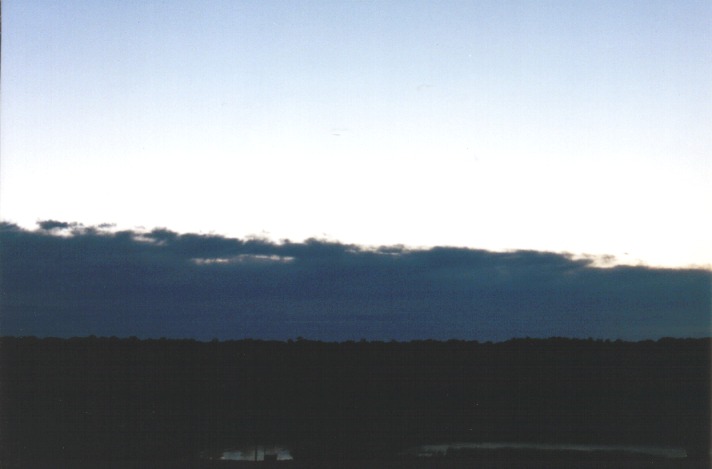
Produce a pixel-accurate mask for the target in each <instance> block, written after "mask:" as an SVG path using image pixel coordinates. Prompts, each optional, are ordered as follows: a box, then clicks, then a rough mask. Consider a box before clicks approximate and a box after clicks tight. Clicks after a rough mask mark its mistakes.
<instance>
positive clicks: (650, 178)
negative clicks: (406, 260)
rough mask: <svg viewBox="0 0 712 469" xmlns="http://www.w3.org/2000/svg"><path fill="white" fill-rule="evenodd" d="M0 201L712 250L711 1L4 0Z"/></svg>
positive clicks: (203, 223) (362, 234) (422, 235)
mask: <svg viewBox="0 0 712 469" xmlns="http://www.w3.org/2000/svg"><path fill="white" fill-rule="evenodd" d="M2 13H3V38H2V39H3V40H2V81H1V87H2V89H1V91H2V124H1V125H2V127H1V130H2V141H1V145H2V147H1V151H2V166H1V171H2V172H1V173H0V215H1V216H2V219H3V220H6V221H10V222H13V223H17V224H19V225H20V226H21V227H25V228H31V227H33V226H34V224H35V222H36V221H38V220H47V219H56V220H65V221H76V222H81V223H85V224H89V225H96V224H99V223H104V222H109V223H116V224H117V225H118V226H119V227H122V228H125V229H134V228H135V227H138V226H144V227H146V228H147V229H151V228H153V227H167V228H169V229H170V230H175V231H176V232H195V233H198V232H203V233H206V232H215V233H219V234H222V235H227V236H238V237H240V236H245V235H249V234H260V235H264V236H267V237H269V238H270V239H282V238H290V239H292V240H302V239H305V238H307V237H311V236H316V237H323V238H327V239H332V240H338V241H341V242H345V243H356V244H372V245H381V244H386V245H388V244H396V243H401V244H406V245H412V246H465V247H471V248H478V249H487V250H508V249H530V250H545V251H553V252H571V253H574V254H577V255H579V254H584V253H588V254H598V255H602V254H610V255H613V256H615V257H616V258H617V260H618V261H617V262H621V263H632V264H636V263H638V262H644V263H647V264H649V265H656V266H678V267H679V266H689V265H706V266H709V265H711V264H712V247H711V245H710V241H709V240H710V239H712V221H711V220H712V217H710V214H711V213H712V178H711V170H710V155H711V154H712V137H711V135H712V132H710V129H712V80H710V77H712V29H711V26H710V25H711V24H712V3H710V2H709V1H708V0H700V1H691V0H685V1H676V2H671V1H649V0H646V1H623V2H621V1H618V0H614V1H606V0H602V1H568V0H566V1H531V2H527V1H492V2H488V1H472V2H465V1H454V2H450V1H437V2H436V1H429V2H425V1H407V2H406V1H402V2H401V1H387V2H380V1H379V2H369V1H334V0H329V1H322V2H319V1H264V2H263V1H249V2H247V1H232V0H225V1H210V0H208V1H186V0H174V1H150V0H148V1H147V0H140V1H121V2H119V1H114V2H111V1H95V0H86V1H79V0H66V1H62V2H53V1H38V0H22V1H18V0H14V1H13V0H6V1H5V2H3V12H2Z"/></svg>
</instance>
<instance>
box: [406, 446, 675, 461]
mask: <svg viewBox="0 0 712 469" xmlns="http://www.w3.org/2000/svg"><path fill="white" fill-rule="evenodd" d="M458 449H533V450H543V451H584V452H592V451H610V452H625V453H636V454H645V455H650V456H658V457H666V458H676V459H677V458H686V457H687V452H686V451H685V450H684V449H682V448H664V447H655V446H613V445H583V444H581V445H575V444H542V443H442V444H436V445H422V446H418V447H416V448H413V449H411V450H409V451H408V454H414V455H416V456H422V457H429V456H436V455H438V454H446V453H447V451H448V450H458Z"/></svg>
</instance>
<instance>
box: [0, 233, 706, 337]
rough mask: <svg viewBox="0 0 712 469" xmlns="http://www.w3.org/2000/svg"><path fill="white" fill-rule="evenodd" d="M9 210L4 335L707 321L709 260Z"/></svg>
mask: <svg viewBox="0 0 712 469" xmlns="http://www.w3.org/2000/svg"><path fill="white" fill-rule="evenodd" d="M109 228H110V226H100V227H85V226H83V225H81V224H77V223H66V222H59V221H53V220H47V221H42V222H40V223H39V224H38V229H36V230H27V229H23V228H20V227H18V226H16V225H13V224H11V223H2V224H1V225H0V243H1V244H0V246H1V250H2V251H1V255H2V257H1V258H0V262H1V265H2V271H1V272H0V273H1V275H2V285H1V287H2V296H1V301H2V304H1V306H2V315H1V316H0V334H2V335H38V336H65V337H66V336H82V335H91V334H94V335H104V336H110V335H116V336H133V335H135V336H139V337H163V336H165V337H192V338H198V339H210V338H213V337H217V338H221V339H227V338H244V337H253V338H274V339H286V338H290V337H297V336H303V337H308V338H314V339H321V340H345V339H359V338H368V339H382V340H388V339H397V340H408V339H416V338H433V339H448V338H461V339H478V340H503V339H508V338H511V337H524V336H530V337H549V336H569V337H600V338H612V339H615V338H623V339H631V340H637V339H644V338H659V337H663V336H678V337H682V336H708V335H709V333H710V310H709V308H710V272H709V271H707V270H703V269H662V268H650V267H631V266H617V267H610V268H600V267H597V266H596V265H595V264H594V262H593V260H591V259H585V258H584V259H579V258H574V257H572V256H570V255H567V254H558V253H550V252H537V251H515V252H504V253H500V252H490V251H485V250H478V249H465V248H451V247H435V248H430V249H408V248H405V247H401V246H386V247H379V248H364V247H360V246H356V245H347V244H341V243H337V242H330V241H323V240H315V239H312V240H307V241H305V242H299V243H295V242H289V241H284V242H280V243H275V242H271V241H267V240H263V239H252V238H248V239H235V238H228V237H224V236H218V235H199V234H179V233H175V232H173V231H170V230H167V229H159V230H153V231H150V232H140V231H111V230H110V229H109Z"/></svg>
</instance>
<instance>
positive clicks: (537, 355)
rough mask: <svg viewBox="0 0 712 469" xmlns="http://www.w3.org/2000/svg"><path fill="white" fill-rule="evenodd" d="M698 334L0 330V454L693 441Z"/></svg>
mask: <svg viewBox="0 0 712 469" xmlns="http://www.w3.org/2000/svg"><path fill="white" fill-rule="evenodd" d="M710 344H711V341H710V339H661V340H658V341H643V342H635V343H634V342H622V341H602V340H591V339H589V340H577V339H564V338H551V339H543V340H542V339H516V340H510V341H507V342H502V343H478V342H473V341H457V340H452V341H447V342H439V341H430V340H425V341H412V342H367V341H361V342H341V343H327V342H315V341H309V340H303V339H298V340H295V341H287V342H276V341H260V340H240V341H227V342H218V341H213V342H197V341H192V340H167V339H158V340H139V339H136V338H130V339H117V338H96V337H88V338H73V339H56V338H45V339H38V338H32V337H30V338H14V337H4V338H2V339H0V366H1V369H0V373H1V375H0V378H1V382H2V387H1V388H0V399H1V406H2V407H1V408H0V411H1V413H0V419H1V428H0V438H2V440H1V441H0V442H1V446H2V460H3V461H23V460H36V459H48V460H54V461H71V460H80V459H81V460H92V459H94V460H144V461H147V460H166V459H190V458H196V457H198V456H199V455H200V454H201V453H202V454H205V453H206V452H207V453H209V452H211V451H219V450H220V449H224V448H229V447H235V446H239V445H240V444H249V443H262V444H265V443H280V444H286V445H289V446H290V447H291V448H292V454H293V455H294V456H295V458H296V459H300V458H301V459H309V458H312V459H318V458H350V459H353V458H367V457H379V458H383V457H387V456H388V455H392V454H395V453H397V452H399V451H401V450H403V449H405V448H407V447H409V446H413V445H417V444H424V443H436V442H448V441H520V442H522V441H527V442H546V443H589V444H635V445H660V446H678V447H684V448H686V449H687V451H688V454H690V455H691V456H694V455H700V454H708V453H709V439H710V435H709V428H710Z"/></svg>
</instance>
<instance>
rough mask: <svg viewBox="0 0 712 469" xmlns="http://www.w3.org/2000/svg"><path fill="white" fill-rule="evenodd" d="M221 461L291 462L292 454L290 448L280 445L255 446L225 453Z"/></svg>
mask: <svg viewBox="0 0 712 469" xmlns="http://www.w3.org/2000/svg"><path fill="white" fill-rule="evenodd" d="M220 459H222V460H225V461H289V460H291V459H293V458H292V454H291V452H290V450H289V449H288V448H285V447H284V446H278V445H253V446H244V447H241V448H237V449H229V450H225V451H223V453H222V455H221V456H220Z"/></svg>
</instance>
